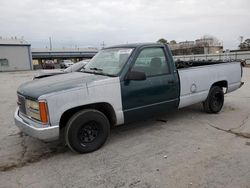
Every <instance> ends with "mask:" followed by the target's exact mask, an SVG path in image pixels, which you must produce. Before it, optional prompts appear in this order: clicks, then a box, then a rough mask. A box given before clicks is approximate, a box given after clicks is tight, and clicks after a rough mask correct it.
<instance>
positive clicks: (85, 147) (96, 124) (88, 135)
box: [65, 109, 110, 153]
mask: <svg viewBox="0 0 250 188" xmlns="http://www.w3.org/2000/svg"><path fill="white" fill-rule="evenodd" d="M109 131H110V124H109V120H108V119H107V117H106V116H105V115H104V114H103V113H102V112H100V111H97V110H92V109H88V110H82V111H79V112H77V113H76V114H74V115H73V116H72V117H71V118H70V120H69V121H68V123H67V125H66V131H65V141H66V144H67V145H68V147H69V148H70V149H71V150H72V151H75V152H78V153H89V152H92V151H95V150H97V149H99V148H100V147H101V146H102V145H103V144H104V143H105V141H106V140H107V138H108V135H109Z"/></svg>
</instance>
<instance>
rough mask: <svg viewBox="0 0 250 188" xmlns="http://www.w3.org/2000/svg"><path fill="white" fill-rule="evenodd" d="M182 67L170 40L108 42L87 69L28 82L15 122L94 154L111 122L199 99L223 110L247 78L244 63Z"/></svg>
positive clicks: (206, 105)
mask: <svg viewBox="0 0 250 188" xmlns="http://www.w3.org/2000/svg"><path fill="white" fill-rule="evenodd" d="M189 64H190V63H189ZM176 67H177V66H176V65H175V62H174V61H173V57H172V54H171V51H170V50H169V48H168V46H167V45H164V44H158V43H156V44H154V43H153V44H148V43H146V44H126V45H119V46H113V47H108V48H105V49H102V50H100V51H99V52H98V53H97V54H96V55H95V56H94V58H93V59H92V60H91V61H90V62H89V63H88V64H87V65H86V66H85V67H84V69H82V71H80V72H73V73H69V74H63V75H56V76H53V77H47V78H43V79H35V80H32V81H29V82H26V83H24V84H22V85H21V86H20V87H19V88H18V90H17V96H18V108H17V110H16V112H15V124H16V125H17V126H18V127H19V128H20V130H21V131H22V132H24V133H26V134H28V135H30V136H32V137H35V138H38V139H41V140H45V141H52V140H57V139H59V138H62V139H63V140H64V141H65V143H66V144H67V145H68V147H69V148H70V149H71V150H72V151H75V152H78V153H87V152H92V151H95V150H97V149H99V148H100V147H101V146H102V145H103V144H104V143H105V141H106V140H107V138H108V135H109V132H110V127H111V126H117V125H121V124H127V123H129V122H133V121H138V120H143V119H145V118H148V117H152V116H157V115H159V114H161V113H167V112H168V111H170V110H174V109H180V108H183V107H186V106H189V105H192V104H195V103H203V107H204V111H205V112H208V113H218V112H219V111H220V110H221V109H222V107H223V104H224V94H225V93H229V92H232V91H234V90H236V89H238V88H240V87H241V86H242V84H243V82H241V77H242V67H241V64H240V62H229V63H222V62H220V63H216V62H214V63H213V62H210V63H209V64H202V63H200V64H195V65H190V66H189V67H187V66H185V67H180V66H178V69H177V68H176ZM48 83H50V84H48Z"/></svg>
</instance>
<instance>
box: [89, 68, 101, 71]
mask: <svg viewBox="0 0 250 188" xmlns="http://www.w3.org/2000/svg"><path fill="white" fill-rule="evenodd" d="M89 69H90V70H95V71H102V69H99V68H96V67H93V68H89Z"/></svg>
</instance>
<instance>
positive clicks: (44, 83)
mask: <svg viewBox="0 0 250 188" xmlns="http://www.w3.org/2000/svg"><path fill="white" fill-rule="evenodd" d="M105 79H111V78H110V77H108V76H103V75H95V74H88V73H82V72H73V73H68V74H61V75H56V76H51V77H46V78H43V79H35V80H32V81H29V82H26V83H24V84H22V85H20V86H19V88H18V89H17V93H18V94H20V95H22V96H25V97H28V98H32V99H38V97H40V96H42V95H45V94H49V93H54V92H58V91H63V90H68V89H72V88H77V87H87V85H88V84H91V83H93V82H96V81H101V80H105Z"/></svg>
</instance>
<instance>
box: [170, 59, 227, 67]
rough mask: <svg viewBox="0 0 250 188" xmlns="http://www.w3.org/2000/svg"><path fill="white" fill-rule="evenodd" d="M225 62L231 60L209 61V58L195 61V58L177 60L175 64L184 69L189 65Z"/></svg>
mask: <svg viewBox="0 0 250 188" xmlns="http://www.w3.org/2000/svg"><path fill="white" fill-rule="evenodd" d="M223 63H230V61H221V60H219V61H209V60H203V61H195V60H189V61H176V62H175V65H176V68H177V69H183V68H189V67H198V66H205V65H214V64H223Z"/></svg>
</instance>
